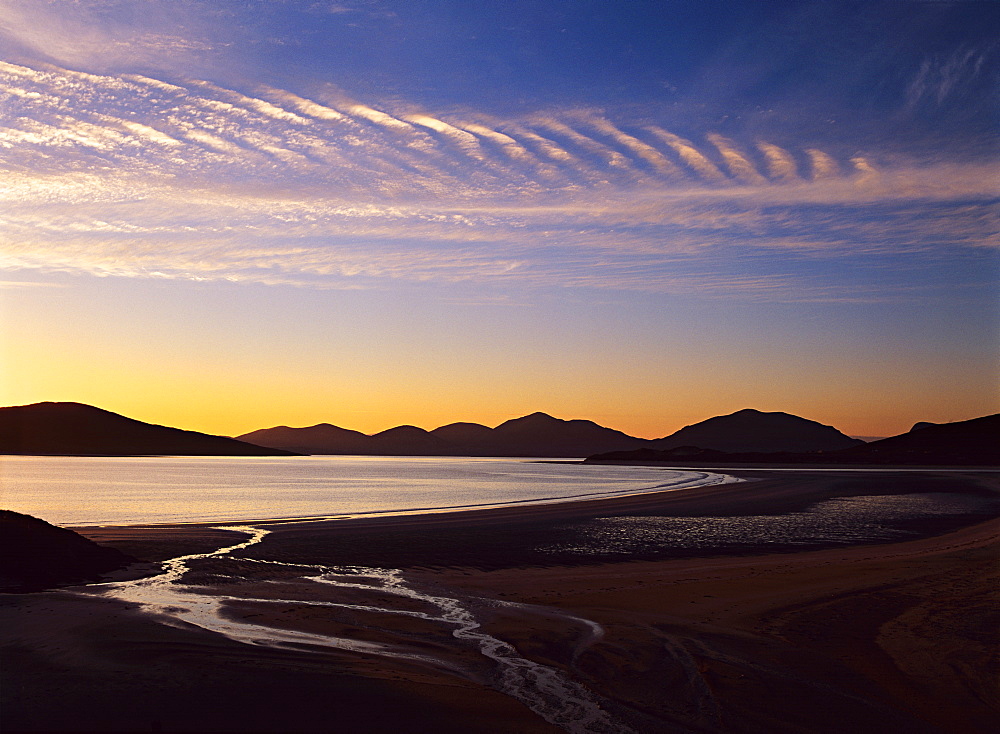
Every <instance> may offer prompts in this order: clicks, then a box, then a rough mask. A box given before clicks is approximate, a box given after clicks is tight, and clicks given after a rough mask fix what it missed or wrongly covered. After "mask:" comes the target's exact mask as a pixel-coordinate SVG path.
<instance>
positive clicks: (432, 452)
mask: <svg viewBox="0 0 1000 734" xmlns="http://www.w3.org/2000/svg"><path fill="white" fill-rule="evenodd" d="M365 453H368V454H376V455H380V456H444V455H447V454H450V453H452V447H451V445H450V444H448V442H447V441H445V440H443V439H441V438H438V437H437V436H434V435H432V434H431V433H430V432H429V431H425V430H424V429H423V428H417V427H416V426H396V427H395V428H390V429H388V430H386V431H382V432H381V433H376V434H375V435H374V436H370V437H369V438H368V447H367V450H366V451H365Z"/></svg>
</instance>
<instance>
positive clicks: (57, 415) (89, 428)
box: [0, 403, 290, 456]
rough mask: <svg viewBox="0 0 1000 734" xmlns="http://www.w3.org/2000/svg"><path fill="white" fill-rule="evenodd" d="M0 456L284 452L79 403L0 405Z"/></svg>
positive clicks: (251, 454)
mask: <svg viewBox="0 0 1000 734" xmlns="http://www.w3.org/2000/svg"><path fill="white" fill-rule="evenodd" d="M0 454H62V455H66V454H68V455H75V456H143V455H145V456H166V455H173V456H284V455H290V452H288V451H283V450H281V449H274V448H269V447H263V446H255V445H253V444H249V443H245V442H243V441H237V440H235V439H232V438H226V437H224V436H210V435H208V434H206V433H197V432H196V431H182V430H180V429H179V428H168V427H166V426H156V425H153V424H151V423H143V422H142V421H137V420H133V419H132V418H126V417H125V416H122V415H118V414H117V413H112V412H110V411H107V410H102V409H100V408H95V407H93V406H91V405H84V404H82V403H35V404H33V405H18V406H12V407H8V408H0Z"/></svg>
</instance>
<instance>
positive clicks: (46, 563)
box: [0, 510, 136, 592]
mask: <svg viewBox="0 0 1000 734" xmlns="http://www.w3.org/2000/svg"><path fill="white" fill-rule="evenodd" d="M135 560H136V559H135V558H132V557H131V556H127V555H125V554H124V553H122V552H120V551H117V550H115V549H114V548H105V547H103V546H100V545H98V544H97V543H95V542H93V541H92V540H88V539H87V538H84V537H83V536H82V535H77V534H76V533H74V532H73V531H72V530H67V529H66V528H60V527H56V526H55V525H50V524H49V523H47V522H45V521H44V520H39V519H38V518H37V517H32V516H31V515H22V514H21V513H19V512H12V511H11V510H0V591H5V592H10V591H38V590H40V589H48V588H51V587H53V586H64V585H66V584H73V583H83V582H87V581H97V580H99V579H100V576H101V574H103V573H107V572H109V571H115V570H117V569H119V568H124V567H125V566H127V565H129V564H130V563H134V562H135Z"/></svg>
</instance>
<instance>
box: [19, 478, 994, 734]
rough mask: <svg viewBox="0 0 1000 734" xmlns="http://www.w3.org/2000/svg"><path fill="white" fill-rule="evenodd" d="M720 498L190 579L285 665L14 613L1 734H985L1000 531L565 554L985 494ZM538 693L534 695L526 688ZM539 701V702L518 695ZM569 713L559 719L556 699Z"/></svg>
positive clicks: (716, 491)
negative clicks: (593, 537)
mask: <svg viewBox="0 0 1000 734" xmlns="http://www.w3.org/2000/svg"><path fill="white" fill-rule="evenodd" d="M731 473H733V474H739V475H741V476H745V477H746V478H748V479H752V480H754V481H747V482H743V483H738V484H729V485H720V486H713V487H705V488H699V489H693V490H685V491H681V492H663V493H656V494H644V495H634V496H631V497H620V498H616V499H613V500H594V501H587V502H575V503H564V504H552V505H541V506H531V507H518V508H504V509H494V510H488V511H473V512H454V513H442V514H435V515H423V516H405V517H381V518H374V519H373V518H368V519H358V520H332V521H323V522H307V523H280V524H274V525H269V526H267V529H268V530H269V531H270V533H269V534H268V535H266V536H264V538H263V540H261V542H259V543H257V544H255V545H250V546H248V547H246V548H243V549H241V550H239V551H234V552H233V554H232V556H231V557H230V556H225V557H220V558H216V557H212V558H204V559H200V560H196V561H192V562H191V563H190V571H189V572H188V575H186V576H185V577H184V578H185V582H186V583H188V584H192V585H194V586H192V587H191V588H192V589H193V590H194V591H196V592H197V594H189V596H199V597H204V598H206V599H213V600H215V599H218V600H219V602H218V603H219V607H218V609H219V615H218V616H219V618H221V619H224V620H229V621H231V622H233V623H235V624H236V625H237V632H236V633H233V634H243V633H244V632H242V631H241V630H260V629H270V630H278V631H281V632H286V633H289V634H291V635H298V636H299V637H297V638H289V640H292V641H288V640H285V641H284V642H283V643H280V644H278V643H274V642H273V641H272V643H270V644H246V643H245V642H240V641H238V640H236V639H233V638H232V637H226V636H224V635H222V634H218V633H217V632H213V631H208V630H205V629H201V628H199V627H196V626H193V625H192V624H191V623H189V622H185V621H183V620H182V619H177V618H172V617H171V616H170V614H169V613H166V612H164V613H161V614H160V616H159V617H156V616H151V615H150V614H146V613H141V612H139V611H137V609H136V606H135V604H130V603H128V602H126V601H122V600H121V599H118V598H114V594H111V593H104V594H102V593H99V591H100V587H81V588H79V589H76V590H74V593H70V592H66V591H60V592H43V593H36V594H23V595H4V596H3V597H0V598H2V603H3V605H2V607H0V617H2V620H3V623H2V629H3V630H4V633H3V635H4V651H3V657H4V666H3V671H4V672H3V676H4V680H3V685H2V690H3V699H4V700H3V709H2V711H3V719H2V727H3V730H4V731H20V730H26V731H345V732H348V731H349V732H383V731H385V732H388V731H398V730H406V731H427V732H431V731H435V732H449V731H455V732H459V731H463V732H470V731H471V732H493V731H496V732H501V731H503V732H512V731H516V732H536V731H537V732H546V731H620V732H627V731H634V732H689V731H690V732H695V731H697V732H844V731H855V732H866V731H873V732H874V731H881V732H885V731H906V732H959V731H961V732H980V731H981V732H986V731H990V730H991V729H992V727H993V726H994V725H995V721H996V717H997V715H998V713H1000V705H998V697H997V688H996V680H997V678H996V675H997V672H998V671H997V666H996V660H995V657H992V655H993V654H994V653H993V651H994V650H995V649H996V643H997V634H996V630H997V614H996V610H997V599H996V591H995V590H996V588H997V587H998V583H997V582H998V576H1000V569H998V562H997V561H998V556H997V552H998V547H1000V543H998V540H1000V520H998V519H997V518H996V517H995V516H993V517H987V516H984V515H981V514H980V515H972V514H968V515H954V514H953V515H951V516H948V517H945V518H940V517H938V518H915V519H914V520H913V521H912V522H909V523H908V524H907V525H906V528H907V531H908V532H909V534H908V535H906V536H905V537H902V538H900V539H899V540H896V541H895V542H886V540H885V539H877V540H878V542H871V541H864V540H862V541H860V542H854V543H844V542H842V541H838V542H836V543H829V544H827V546H826V547H823V546H822V545H820V546H818V547H815V548H811V547H803V546H802V545H800V544H799V545H797V544H796V543H795V542H789V543H782V542H780V541H779V542H775V543H767V544H760V543H757V544H756V545H755V544H742V545H738V546H737V545H732V546H720V547H710V548H706V547H704V546H699V547H679V548H678V547H674V548H669V547H666V548H653V547H644V548H643V549H641V552H629V553H608V554H603V555H602V554H601V553H593V552H590V553H587V554H584V555H581V553H580V552H579V551H574V550H573V548H574V547H576V546H574V545H573V543H571V542H570V540H571V539H572V538H573V537H575V536H574V534H576V536H579V535H581V534H582V533H585V531H586V530H587V528H589V527H591V525H592V524H593V523H594V522H595V521H597V519H601V518H605V519H606V518H623V517H624V518H641V519H643V522H648V521H650V520H649V519H650V518H653V519H655V518H660V517H671V518H678V517H680V518H700V519H704V518H719V522H725V521H726V520H725V518H730V519H733V518H747V517H760V516H765V517H772V516H776V517H787V516H790V515H793V514H795V513H802V512H803V511H805V510H807V509H808V508H810V507H812V506H815V504H816V503H822V502H824V501H826V500H829V499H830V498H843V497H869V496H879V497H884V496H887V495H890V496H903V495H907V494H910V495H912V494H917V495H927V494H931V495H933V496H943V495H948V496H953V497H956V498H980V499H982V500H984V501H988V502H992V501H994V500H995V499H996V497H997V496H998V495H1000V477H998V475H997V474H995V473H989V472H976V471H968V472H935V471H927V472H906V473H903V472H900V473H885V472H878V473H865V472H850V473H848V472H843V473H828V472H816V473H810V472H794V473H778V472H767V471H764V470H753V471H735V470H734V471H732V472H731ZM234 520H236V519H235V518H234ZM234 524H236V523H234ZM78 531H79V532H81V533H82V534H84V535H86V536H88V537H90V538H92V539H94V540H97V541H98V542H101V543H105V544H107V545H111V546H114V547H116V548H119V549H121V550H123V551H125V552H127V553H130V554H132V555H135V556H137V557H141V558H144V559H147V560H150V561H158V560H163V559H166V558H172V557H175V556H177V555H181V554H187V553H210V552H212V551H214V550H216V549H217V548H219V547H222V546H225V545H231V544H232V543H233V542H235V541H234V535H235V534H234V533H233V532H232V531H224V530H216V529H212V528H210V527H204V526H192V525H188V526H172V527H170V526H157V527H116V528H112V527H106V528H79V529H78ZM556 541H559V542H556ZM240 558H242V559H243V560H239V559H240ZM263 561H267V563H265V562H263ZM287 564H308V565H309V568H308V569H307V568H304V567H302V566H296V565H287ZM319 565H322V566H323V567H324V568H318V566H319ZM333 567H336V569H334V568H333ZM348 567H350V568H348ZM358 567H372V568H375V569H397V571H393V572H391V573H389V572H376V571H366V570H365V569H364V568H358ZM320 574H327V577H326V578H324V579H319V580H318V578H317V577H318V576H319V575H320ZM380 574H381V575H380ZM223 597H224V598H223ZM161 611H162V610H161ZM240 625H243V626H242V627H240ZM456 630H464V631H463V632H462V633H461V634H459V633H458V632H456ZM246 634H257V633H256V632H247V633H246ZM463 635H464V637H463ZM310 636H314V637H310ZM325 638H329V639H337V640H344V641H348V642H345V643H344V644H343V646H341V647H329V646H322V645H320V644H319V642H317V641H318V640H320V639H325ZM296 640H297V641H296ZM310 640H312V641H310ZM349 643H350V644H360V643H363V644H365V645H369V646H370V647H369V648H366V650H367V651H359V650H358V649H349V648H350V644H349ZM484 650H490V651H492V653H491V654H493V655H494V656H495V657H494V658H491V657H489V655H487V654H485V653H484ZM497 651H499V652H497ZM498 658H502V659H499V660H498ZM532 666H534V667H532ZM529 668H530V675H531V676H536V678H531V680H529V681H528V682H527V683H525V681H523V680H520V679H517V680H515V678H517V676H518V675H521V672H519V671H523V670H527V669H529ZM532 681H534V682H532ZM543 683H544V685H552V686H555V687H554V688H552V689H551V690H549V693H548V694H547V696H548V698H549V699H553V701H554V702H553V701H546V700H543V699H545V698H546V694H544V692H542V693H539V692H538V691H537V690H530V689H531V688H532V686H534V687H535V688H537V687H539V686H542V684H543ZM542 687H544V686H542ZM533 696H534V698H533ZM577 698H578V699H579V702H578V705H577V706H576V710H574V711H571V710H570V708H572V707H569V708H567V707H565V706H564V707H563V708H560V705H561V704H560V703H559V701H557V700H555V699H564V700H569V699H573V700H577ZM588 707H592V710H591V708H588ZM584 709H586V711H584V713H583V714H581V713H580V711H582V710H584ZM587 711H589V713H587ZM574 716H575V717H576V718H573V717H574Z"/></svg>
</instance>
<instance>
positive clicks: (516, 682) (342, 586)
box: [90, 525, 629, 734]
mask: <svg viewBox="0 0 1000 734" xmlns="http://www.w3.org/2000/svg"><path fill="white" fill-rule="evenodd" d="M217 529H219V530H229V531H233V532H237V533H244V534H246V535H247V536H249V537H248V538H247V539H246V540H244V541H243V542H241V543H236V544H234V545H230V546H226V547H224V548H220V549H218V550H216V551H213V552H211V553H196V554H191V555H185V556H178V557H176V558H172V559H170V560H168V561H165V562H164V564H163V572H162V573H160V574H159V575H156V576H152V577H148V578H143V579H137V580H133V581H123V582H112V583H105V584H98V585H94V586H91V587H90V589H92V590H94V591H99V592H101V593H102V595H104V596H106V597H108V598H113V599H119V600H122V601H125V602H129V603H132V604H138V605H140V606H141V608H142V610H143V611H144V612H145V613H146V614H149V615H152V616H154V617H155V618H157V619H158V620H160V621H162V622H163V623H164V624H169V625H173V626H185V625H193V626H195V627H199V628H201V629H205V630H209V631H211V632H215V633H217V634H220V635H223V636H225V637H226V638H228V639H230V640H234V641H236V642H239V643H242V644H247V645H261V646H267V647H280V648H284V649H288V650H294V651H297V652H300V653H302V654H310V653H312V654H315V653H322V651H323V649H324V648H326V649H330V648H333V649H337V650H344V651H348V652H352V653H358V654H362V655H378V656H383V657H390V658H397V659H403V660H408V661H412V662H414V663H418V664H424V665H428V666H431V667H433V668H434V669H437V670H446V671H448V672H449V673H450V674H453V675H456V676H459V677H462V678H465V679H469V680H478V681H480V682H483V681H484V680H485V682H486V683H487V684H489V685H490V686H491V687H493V688H495V689H496V690H498V691H500V692H502V693H504V694H507V695H509V696H512V697H514V698H516V699H517V700H519V701H521V702H522V703H523V704H524V705H526V706H527V707H528V708H529V709H531V710H532V711H534V712H535V713H536V714H538V715H539V716H541V717H542V718H543V719H545V720H546V721H548V722H550V723H552V724H555V725H557V726H559V727H561V728H562V729H564V730H565V731H568V732H572V733H573V734H610V733H612V732H614V733H615V734H618V733H623V732H629V729H628V727H625V726H623V725H622V724H621V722H617V721H614V720H612V718H611V717H610V715H609V714H608V713H607V712H606V711H605V710H604V709H603V708H602V707H601V705H600V702H599V700H598V698H597V697H596V696H595V695H594V694H593V693H591V692H590V691H589V690H588V689H586V688H585V687H583V686H581V685H579V684H577V683H575V682H573V681H571V680H570V679H569V678H568V677H567V676H566V675H565V674H564V673H562V672H561V671H559V670H557V669H555V668H553V667H550V666H547V665H542V664H540V663H537V662H535V661H532V660H528V659H527V658H525V657H523V656H521V655H520V653H519V652H518V651H517V649H516V648H515V647H514V646H513V645H511V644H509V643H507V642H504V641H503V640H500V639H498V638H496V637H494V636H492V635H490V634H488V633H487V632H485V631H484V630H483V629H482V627H483V621H482V619H480V618H479V617H477V615H476V612H475V607H476V604H472V603H470V602H473V601H475V602H478V603H479V604H481V605H486V606H492V607H498V606H502V607H509V608H516V609H517V610H518V611H519V612H523V613H527V614H531V613H534V612H538V613H543V614H544V615H545V616H547V617H551V616H553V615H558V617H559V618H560V621H561V622H562V623H564V624H566V625H567V626H570V627H573V628H576V629H579V630H580V635H579V639H578V640H577V642H576V647H575V649H574V650H573V651H572V652H573V658H574V659H575V658H576V656H578V655H579V654H580V653H581V652H582V651H583V650H584V649H586V648H587V647H588V646H589V645H591V644H593V643H594V642H596V641H597V640H599V639H600V638H601V637H602V636H603V634H604V630H603V629H602V627H601V626H600V625H599V624H597V623H596V622H593V621H591V620H587V619H582V618H580V617H575V616H572V615H568V614H565V613H564V612H562V611H560V610H555V609H551V608H545V609H544V610H535V609H534V608H532V607H530V606H528V605H521V604H514V603H511V602H498V601H495V600H485V599H478V600H475V599H472V598H466V599H462V598H458V597H452V596H443V595H440V594H431V593H426V592H424V591H421V590H419V589H417V588H414V587H413V586H412V585H410V584H409V583H408V582H407V580H406V578H405V577H404V575H403V573H402V571H400V570H397V569H380V568H364V567H357V566H352V567H336V568H331V567H326V566H319V565H299V564H288V563H281V562H279V561H267V560H257V559H247V558H238V559H237V558H233V559H231V561H232V562H234V563H235V562H238V563H252V564H265V565H270V566H275V567H285V569H287V570H288V571H292V570H294V569H298V570H300V571H301V573H296V578H295V580H294V583H296V584H307V585H322V586H323V587H324V588H325V589H326V590H327V591H329V592H330V593H328V594H325V596H326V597H327V598H326V599H312V598H310V599H289V598H287V595H279V596H278V597H265V596H260V594H257V595H253V594H252V593H251V595H245V596H238V595H236V594H235V593H234V594H220V593H211V591H210V588H211V587H206V586H202V585H194V584H187V583H185V582H184V580H183V579H184V576H185V575H186V574H187V573H189V572H190V571H191V570H192V569H191V565H190V564H191V563H192V562H196V561H201V560H205V559H223V558H224V557H226V556H229V555H230V554H231V553H232V552H233V551H237V550H240V549H243V548H247V547H249V546H251V545H255V544H257V543H260V542H261V540H263V539H264V537H265V536H266V535H267V534H268V532H269V531H268V530H265V529H263V528H257V527H252V526H248V525H229V526H220V527H219V528H217ZM283 582H287V579H283ZM264 583H267V582H264ZM249 586H250V585H248V587H249ZM252 586H254V587H255V588H259V587H258V586H257V585H256V584H253V585H252ZM299 588H304V587H301V586H300V587H299ZM233 590H234V592H238V591H239V590H240V584H239V583H237V584H236V585H235V586H234V587H233ZM249 591H251V592H252V589H249ZM338 591H340V592H343V596H345V597H347V598H356V596H357V594H358V592H362V593H367V596H370V597H373V598H375V601H376V603H374V604H357V603H347V602H343V601H336V599H337V597H338V593H337V592H338ZM301 595H302V596H306V595H310V596H311V594H301ZM317 596H319V595H317ZM385 597H389V599H395V600H396V602H397V603H396V604H393V603H391V602H390V603H385V604H380V603H378V602H379V601H380V598H382V599H384V598H385ZM233 603H240V604H259V605H271V604H280V605H284V606H285V607H288V606H289V605H295V606H302V607H334V608H339V609H344V610H352V611H353V612H360V613H375V614H377V615H386V614H388V615H400V616H403V617H411V618H416V619H419V620H423V621H424V622H429V623H432V624H435V625H445V626H447V627H449V628H451V638H452V639H453V640H454V643H453V644H454V645H455V646H457V647H459V648H461V649H459V650H456V653H457V654H456V655H454V656H452V657H448V656H445V655H431V654H428V653H426V652H423V651H418V650H417V649H415V647H416V646H414V645H407V644H405V642H401V643H396V644H394V643H388V642H375V641H371V640H360V639H354V638H352V637H348V636H338V635H327V634H320V633H316V632H306V631H300V630H289V629H279V628H276V627H274V626H270V625H266V624H259V623H255V622H249V621H246V620H245V619H244V620H238V619H234V618H233V615H232V614H227V610H226V606H227V604H233ZM421 609H427V610H432V611H420V610H421ZM388 631H389V632H391V631H392V630H388ZM390 636H391V635H390ZM426 647H427V646H424V648H423V649H425V648H426ZM469 650H472V651H475V652H477V653H478V655H477V658H476V662H475V663H473V664H470V663H469V662H466V660H467V658H468V651H469ZM463 654H464V656H465V659H466V660H463Z"/></svg>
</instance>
